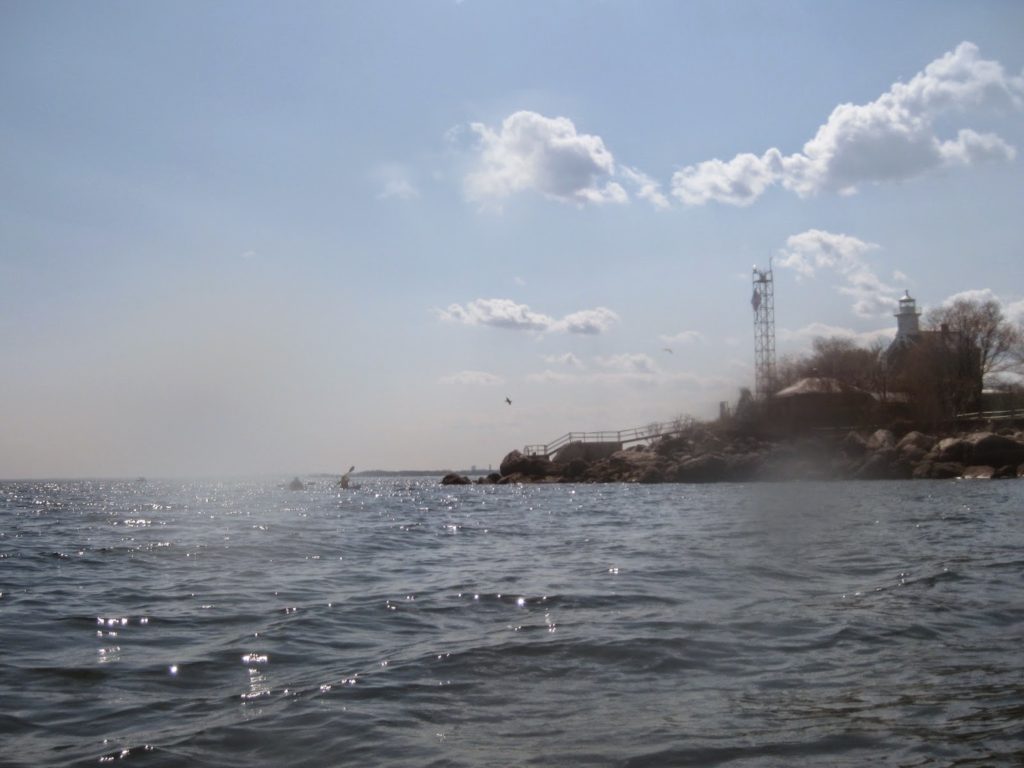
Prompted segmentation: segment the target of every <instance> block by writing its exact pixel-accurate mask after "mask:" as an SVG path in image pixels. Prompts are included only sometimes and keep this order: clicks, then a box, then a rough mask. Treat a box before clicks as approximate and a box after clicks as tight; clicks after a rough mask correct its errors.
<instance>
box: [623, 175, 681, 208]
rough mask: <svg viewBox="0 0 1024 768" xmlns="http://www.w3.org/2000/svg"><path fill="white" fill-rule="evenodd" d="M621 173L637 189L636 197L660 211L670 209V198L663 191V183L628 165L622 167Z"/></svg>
mask: <svg viewBox="0 0 1024 768" xmlns="http://www.w3.org/2000/svg"><path fill="white" fill-rule="evenodd" d="M619 172H620V173H621V175H622V176H623V178H625V179H626V180H627V181H629V182H630V183H631V184H633V186H635V187H636V190H637V192H636V196H637V197H639V198H640V199H641V200H646V201H648V202H649V203H650V204H651V205H653V206H654V208H655V209H656V210H659V211H663V210H665V209H667V208H669V207H670V204H669V201H668V198H667V197H665V195H664V193H663V192H662V191H661V182H659V181H655V180H654V179H652V178H651V177H650V176H648V175H647V174H646V173H644V172H643V171H640V170H637V169H636V168H630V167H629V166H628V165H623V166H620V168H619Z"/></svg>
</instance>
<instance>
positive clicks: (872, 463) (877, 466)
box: [853, 430, 900, 480]
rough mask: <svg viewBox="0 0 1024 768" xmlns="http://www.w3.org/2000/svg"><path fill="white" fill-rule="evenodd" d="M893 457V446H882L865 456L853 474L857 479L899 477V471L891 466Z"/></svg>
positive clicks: (889, 478)
mask: <svg viewBox="0 0 1024 768" xmlns="http://www.w3.org/2000/svg"><path fill="white" fill-rule="evenodd" d="M880 431H881V430H880ZM895 458H896V449H895V448H892V447H890V448H883V449H882V450H878V451H875V452H874V453H873V454H871V455H870V456H868V457H867V459H866V460H865V461H864V463H863V464H861V465H860V468H859V469H858V470H857V471H856V472H855V473H854V475H853V476H854V478H856V479H857V480H891V479H893V478H895V477H899V475H900V473H899V472H898V471H897V470H896V468H895V467H894V466H893V465H894V463H895V461H894V459H895Z"/></svg>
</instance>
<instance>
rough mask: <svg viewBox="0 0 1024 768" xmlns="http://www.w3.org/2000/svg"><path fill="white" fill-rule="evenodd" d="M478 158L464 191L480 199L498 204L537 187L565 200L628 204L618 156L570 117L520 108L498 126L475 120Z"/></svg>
mask: <svg viewBox="0 0 1024 768" xmlns="http://www.w3.org/2000/svg"><path fill="white" fill-rule="evenodd" d="M470 128H471V130H472V131H473V132H474V133H475V134H476V135H477V137H478V147H477V149H478V151H479V158H478V160H479V162H478V166H477V168H476V170H474V171H473V172H471V173H470V174H468V175H467V176H466V178H465V190H466V195H467V196H468V197H469V198H470V199H471V200H475V201H478V202H481V203H500V201H501V200H503V199H505V198H507V197H508V196H510V195H512V194H515V193H517V192H523V191H526V190H534V191H536V192H539V193H540V194H542V195H544V196H545V197H547V198H549V199H552V200H558V201H561V202H567V203H576V204H580V205H582V204H586V203H595V204H601V203H625V202H627V201H628V199H629V198H628V195H627V194H626V190H625V189H623V188H622V185H621V184H619V183H618V182H617V181H614V180H613V177H614V175H615V160H614V158H613V157H612V153H611V152H609V151H608V149H607V148H606V147H605V145H604V141H603V140H602V139H601V137H600V136H595V135H592V134H588V133H577V131H576V126H575V125H573V122H572V120H570V119H569V118H567V117H553V118H552V117H545V116H544V115H541V114H538V113H537V112H530V111H526V110H523V111H519V112H515V113H513V114H511V115H509V116H508V117H506V118H505V119H504V120H503V121H502V123H501V127H500V128H499V129H498V130H493V129H491V128H490V127H488V126H486V125H484V124H483V123H472V124H471V125H470Z"/></svg>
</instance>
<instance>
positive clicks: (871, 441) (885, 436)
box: [867, 429, 896, 451]
mask: <svg viewBox="0 0 1024 768" xmlns="http://www.w3.org/2000/svg"><path fill="white" fill-rule="evenodd" d="M895 447H896V435H894V434H893V433H892V432H890V431H889V430H888V429H878V430H875V432H874V433H872V435H871V437H869V438H868V440H867V449H868V450H869V451H879V450H882V449H883V448H895Z"/></svg>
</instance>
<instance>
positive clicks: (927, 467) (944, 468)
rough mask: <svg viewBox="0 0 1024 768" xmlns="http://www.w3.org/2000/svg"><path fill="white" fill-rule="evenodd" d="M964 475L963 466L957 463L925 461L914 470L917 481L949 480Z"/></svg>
mask: <svg viewBox="0 0 1024 768" xmlns="http://www.w3.org/2000/svg"><path fill="white" fill-rule="evenodd" d="M963 473H964V465H963V464H961V463H960V462H958V461H935V462H932V461H926V462H923V463H921V464H918V465H917V467H915V469H914V478H915V479H917V480H949V479H951V478H954V477H960V476H961V475H963Z"/></svg>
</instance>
